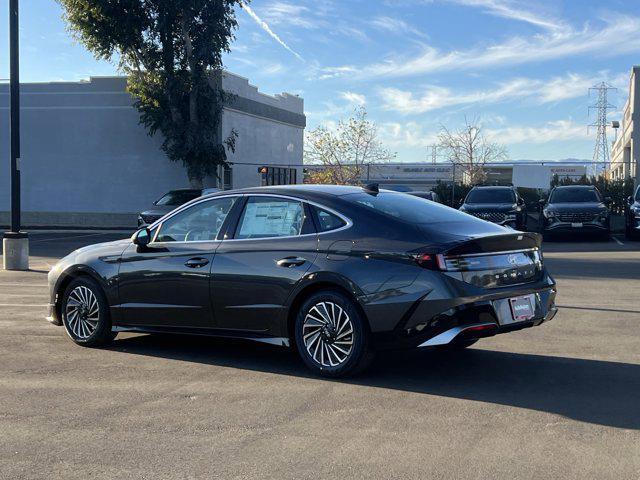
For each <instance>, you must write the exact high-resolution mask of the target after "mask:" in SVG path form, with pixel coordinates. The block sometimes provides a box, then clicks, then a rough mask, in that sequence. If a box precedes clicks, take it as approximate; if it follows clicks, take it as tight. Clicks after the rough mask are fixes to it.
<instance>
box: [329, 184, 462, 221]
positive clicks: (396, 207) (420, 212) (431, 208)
mask: <svg viewBox="0 0 640 480" xmlns="http://www.w3.org/2000/svg"><path fill="white" fill-rule="evenodd" d="M341 198H343V199H345V200H347V201H349V202H353V203H355V204H357V205H359V206H361V207H364V208H367V209H369V210H371V211H374V212H376V213H383V214H385V215H388V216H390V217H393V218H397V219H399V220H403V221H406V222H411V223H428V222H455V221H469V219H470V217H469V215H467V214H465V213H462V212H460V211H458V210H455V209H453V208H449V207H446V206H444V205H441V204H439V203H434V202H432V201H430V200H425V199H424V198H420V197H416V196H414V195H407V194H404V193H392V192H380V193H379V194H378V195H370V194H368V193H351V194H348V195H343V196H342V197H341Z"/></svg>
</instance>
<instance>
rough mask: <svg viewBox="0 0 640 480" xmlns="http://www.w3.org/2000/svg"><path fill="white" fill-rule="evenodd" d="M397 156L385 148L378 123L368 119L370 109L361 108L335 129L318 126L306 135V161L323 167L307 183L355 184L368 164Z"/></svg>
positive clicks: (341, 121) (339, 123)
mask: <svg viewBox="0 0 640 480" xmlns="http://www.w3.org/2000/svg"><path fill="white" fill-rule="evenodd" d="M395 156H396V154H395V153H392V152H390V151H389V150H387V149H385V148H384V147H383V146H382V144H381V142H380V141H379V139H378V132H377V126H376V124H375V123H373V122H372V121H371V120H369V119H367V110H366V109H365V108H364V107H358V108H356V109H355V110H354V112H353V116H352V117H351V118H349V119H347V120H340V122H338V125H337V127H336V128H335V129H329V128H327V127H325V126H319V127H318V128H316V129H314V130H311V131H310V132H309V133H308V134H307V136H306V139H305V149H304V161H305V163H307V164H315V165H322V166H323V168H322V169H318V170H313V171H311V172H310V173H309V174H308V176H307V178H306V180H305V181H306V183H331V184H336V185H355V184H358V183H359V182H360V179H361V178H362V177H363V174H364V169H365V168H366V167H367V165H371V164H373V163H379V162H388V161H389V160H391V159H393V158H395Z"/></svg>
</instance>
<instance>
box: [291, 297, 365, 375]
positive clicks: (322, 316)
mask: <svg viewBox="0 0 640 480" xmlns="http://www.w3.org/2000/svg"><path fill="white" fill-rule="evenodd" d="M302 335H303V341H304V345H305V348H306V349H307V352H308V353H309V355H310V356H311V358H312V359H313V360H314V361H315V362H316V363H318V364H320V365H321V366H323V367H337V366H339V365H342V364H343V363H344V362H346V361H347V359H348V358H349V355H350V354H351V352H352V350H353V340H354V339H353V323H352V322H351V319H350V318H349V315H348V314H347V312H345V311H344V309H343V308H342V307H340V305H337V304H336V303H333V302H320V303H317V304H315V305H314V306H313V307H311V308H310V309H309V311H308V313H307V315H306V316H305V318H304V322H303V325H302Z"/></svg>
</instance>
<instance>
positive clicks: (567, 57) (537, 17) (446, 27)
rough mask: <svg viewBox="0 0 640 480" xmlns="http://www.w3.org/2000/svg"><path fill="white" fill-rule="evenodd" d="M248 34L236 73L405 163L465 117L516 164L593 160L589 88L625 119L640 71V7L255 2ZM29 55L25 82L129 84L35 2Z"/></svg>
mask: <svg viewBox="0 0 640 480" xmlns="http://www.w3.org/2000/svg"><path fill="white" fill-rule="evenodd" d="M7 3H8V2H6V1H3V2H2V4H3V7H4V8H2V9H1V11H0V26H1V27H0V28H1V29H2V30H3V31H2V35H0V52H7V42H8V33H7V30H8V26H7V11H6V10H7V8H6V4H7ZM238 20H239V25H240V26H239V29H238V31H237V32H236V35H237V39H236V41H235V42H234V44H233V51H232V53H231V54H229V55H228V56H226V58H225V63H226V67H227V68H228V69H229V70H230V71H232V72H235V73H237V74H240V75H242V76H245V77H248V78H249V79H250V81H251V83H253V84H255V85H257V86H258V87H259V88H260V90H261V91H263V92H265V93H271V94H273V93H279V92H282V91H288V92H291V93H296V94H299V95H301V96H303V97H304V99H305V110H306V113H307V121H308V127H307V128H308V129H309V128H314V127H316V126H318V125H320V124H327V125H329V126H331V125H333V124H335V122H336V121H337V120H339V119H340V118H343V117H346V116H348V115H349V114H350V113H351V112H352V110H353V108H355V107H356V106H357V105H359V104H364V105H366V107H367V110H368V111H369V114H370V118H371V119H372V120H374V121H375V122H376V123H377V124H378V126H379V127H378V128H379V134H380V137H381V139H382V140H383V142H384V143H385V145H386V146H387V147H388V148H389V149H391V150H392V151H395V152H397V153H398V157H397V159H398V160H399V161H422V160H425V159H426V158H427V148H428V146H429V145H430V144H432V143H433V142H434V139H435V136H436V135H437V132H438V130H439V128H440V126H441V125H446V126H447V127H449V128H456V127H457V126H459V125H460V123H461V122H463V121H464V118H465V116H467V117H469V118H480V119H481V121H482V123H483V124H484V126H485V129H486V131H487V133H488V134H489V135H490V136H491V138H492V139H495V140H496V141H499V142H501V143H504V144H505V145H506V147H507V150H508V152H509V155H510V157H511V158H512V159H544V160H556V159H563V158H585V159H588V158H591V156H592V151H593V144H594V140H595V139H594V135H595V132H593V131H592V132H591V133H592V134H590V135H588V134H587V126H586V125H587V124H588V123H590V119H589V116H588V108H587V107H588V105H589V104H590V103H592V102H593V101H594V99H591V100H590V99H589V96H588V88H589V86H591V85H593V84H595V83H598V82H601V81H608V82H609V83H611V84H612V85H614V86H616V87H618V89H619V90H618V91H617V92H615V93H613V94H612V99H611V101H612V103H614V104H615V105H616V106H617V107H618V108H617V110H616V111H614V112H613V113H612V118H619V116H620V114H619V111H620V110H621V109H622V107H623V106H624V102H625V100H626V96H627V89H628V86H627V85H628V78H629V72H630V69H631V66H632V65H634V64H640V0H608V1H607V2H601V1H596V0H536V1H521V0H380V1H374V0H349V1H347V0H341V1H340V0H297V1H294V0H253V2H251V3H250V5H249V8H248V9H245V10H243V11H238ZM21 47H22V71H21V75H22V79H23V81H55V80H79V79H82V78H87V77H89V76H90V75H112V74H115V73H116V71H115V67H114V66H113V65H111V64H109V63H106V62H98V61H96V60H94V59H93V57H92V56H91V55H90V54H89V53H87V52H86V51H85V50H84V48H83V47H82V46H81V45H78V44H76V43H74V41H73V40H72V39H71V38H70V36H69V34H68V33H67V31H66V29H65V25H64V23H63V21H62V19H61V11H60V7H59V6H58V4H57V3H55V2H53V1H49V0H27V1H25V0H23V1H22V6H21ZM6 77H8V60H7V56H6V55H0V78H6ZM592 119H593V117H592Z"/></svg>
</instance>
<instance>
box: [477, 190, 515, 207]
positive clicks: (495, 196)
mask: <svg viewBox="0 0 640 480" xmlns="http://www.w3.org/2000/svg"><path fill="white" fill-rule="evenodd" d="M465 203H516V195H515V193H514V192H513V190H509V189H507V188H477V189H475V190H471V191H470V192H469V195H467V199H466V200H465Z"/></svg>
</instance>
